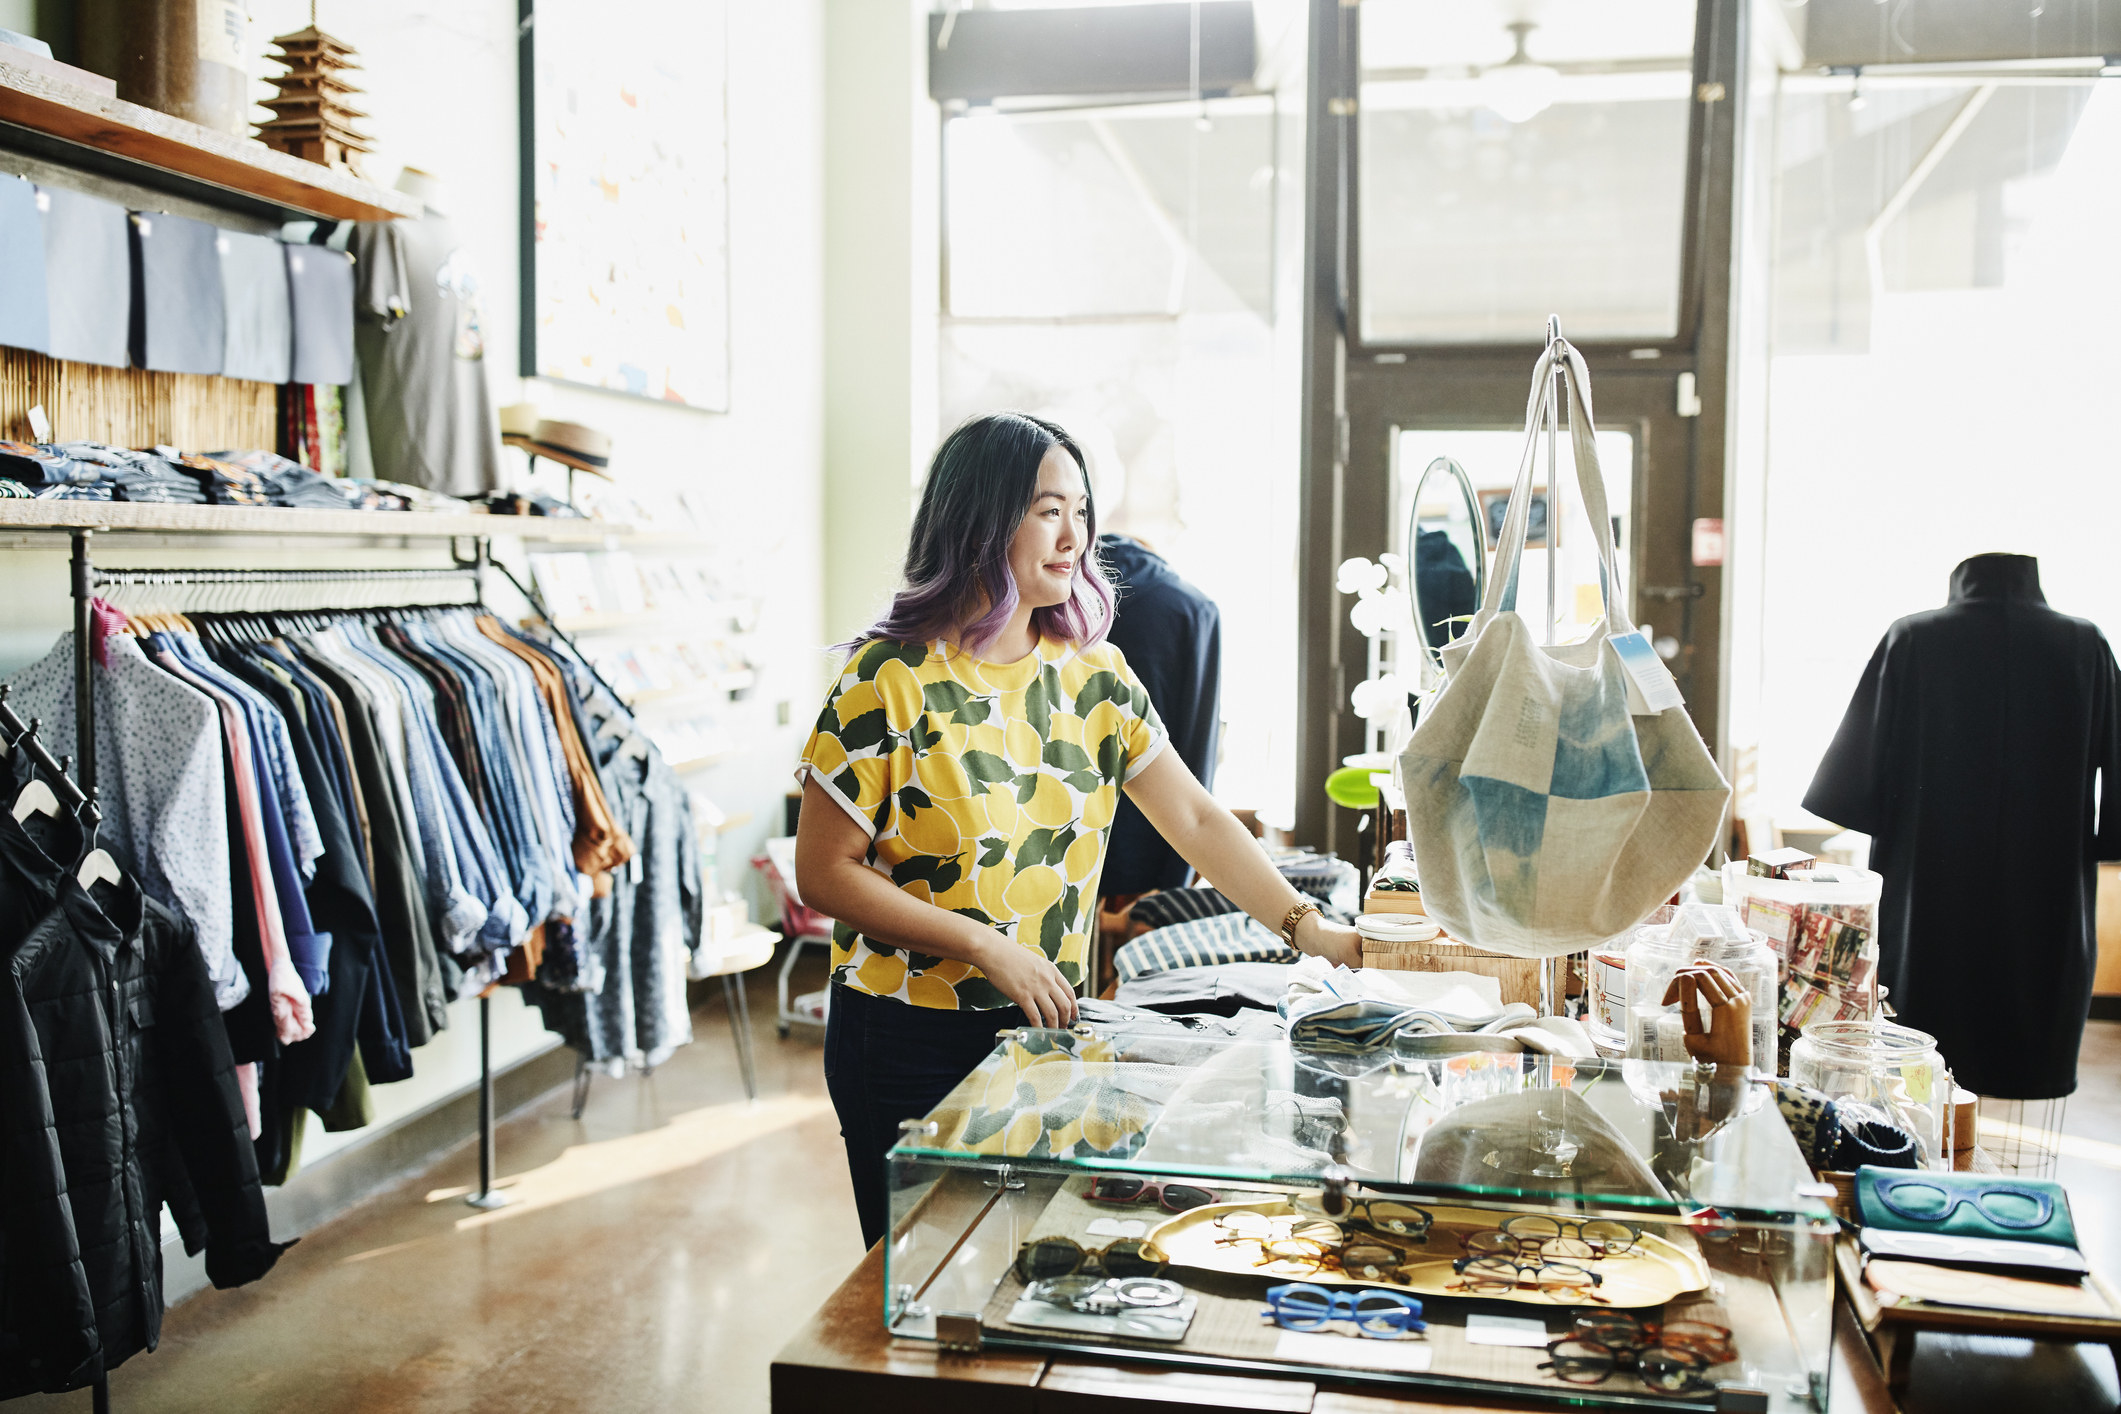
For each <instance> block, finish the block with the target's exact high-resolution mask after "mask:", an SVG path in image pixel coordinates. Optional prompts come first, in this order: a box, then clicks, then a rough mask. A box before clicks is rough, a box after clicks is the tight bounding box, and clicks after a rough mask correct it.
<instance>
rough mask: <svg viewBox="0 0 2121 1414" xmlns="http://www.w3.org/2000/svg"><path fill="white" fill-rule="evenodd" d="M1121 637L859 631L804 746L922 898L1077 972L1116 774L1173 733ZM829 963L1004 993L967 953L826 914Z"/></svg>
mask: <svg viewBox="0 0 2121 1414" xmlns="http://www.w3.org/2000/svg"><path fill="white" fill-rule="evenodd" d="M1167 739H1168V738H1167V737H1166V735H1165V732H1164V727H1163V724H1162V723H1161V722H1159V721H1158V720H1157V717H1156V709H1155V708H1154V707H1152V706H1151V705H1150V703H1149V694H1148V693H1147V692H1146V691H1145V690H1144V689H1143V688H1142V685H1141V683H1140V682H1138V681H1137V680H1136V679H1135V676H1134V674H1133V673H1132V672H1131V671H1129V670H1128V667H1127V660H1126V657H1125V656H1124V655H1123V654H1122V653H1121V652H1120V651H1119V650H1118V649H1117V648H1114V647H1113V646H1112V645H1111V644H1109V643H1105V644H1098V645H1096V646H1094V647H1091V648H1084V649H1076V648H1073V647H1071V646H1070V645H1068V644H1066V643H1061V642H1057V641H1055V640H1052V639H1041V641H1040V642H1039V645H1038V648H1037V649H1036V650H1035V651H1033V652H1032V653H1030V654H1027V655H1026V656H1025V657H1023V658H1020V659H1018V660H1017V661H1016V662H1013V663H989V662H984V661H982V660H980V659H978V658H975V657H973V656H971V655H970V654H968V653H966V652H964V651H963V650H961V649H956V648H949V647H945V646H944V645H941V644H935V645H929V646H922V645H919V644H904V643H894V642H890V641H888V640H883V639H878V640H874V641H872V642H869V643H865V644H862V645H861V646H860V647H858V648H856V649H855V651H854V653H853V655H852V656H851V657H850V658H849V659H848V660H847V665H846V667H845V669H844V670H843V671H842V672H841V674H840V677H839V680H838V681H837V682H836V683H835V684H834V685H833V687H832V690H831V692H830V694H828V696H827V697H826V700H825V709H824V711H823V712H822V713H820V714H819V716H818V720H817V727H816V729H815V730H814V731H812V732H811V734H810V739H809V741H808V742H806V743H805V744H804V746H803V757H802V763H801V764H800V765H799V766H798V767H797V768H796V779H797V780H799V781H802V780H810V779H815V780H816V781H817V783H818V784H819V785H820V786H821V787H823V788H824V791H825V793H826V794H827V795H829V796H831V797H832V799H833V800H834V801H835V802H836V803H837V804H838V805H839V807H840V808H841V809H842V810H845V811H846V812H847V814H848V815H849V816H850V817H852V818H853V819H854V820H855V821H856V822H857V823H859V824H860V826H861V827H862V832H863V833H864V834H866V835H868V836H869V839H870V845H869V852H868V862H869V864H870V866H871V867H872V868H874V869H876V870H877V871H878V872H879V873H882V874H886V875H888V876H889V877H890V879H891V881H892V882H893V883H894V884H897V885H898V886H899V887H900V888H901V889H903V890H905V891H906V892H907V893H910V894H912V895H913V896H914V897H916V898H919V899H921V900H922V901H924V902H928V903H933V904H935V905H937V906H938V907H941V908H947V909H950V910H951V911H952V912H955V913H962V914H964V915H965V916H966V917H968V918H972V919H976V920H977V921H979V922H981V923H984V924H987V925H988V926H990V927H992V928H994V929H996V930H997V931H998V932H1000V933H1001V934H1002V935H1003V936H1005V937H1008V938H1011V939H1013V940H1014V941H1016V942H1018V943H1021V944H1022V945H1024V946H1025V947H1035V948H1037V949H1038V950H1039V951H1041V952H1043V953H1044V954H1045V955H1046V956H1047V957H1048V958H1050V959H1052V961H1053V962H1054V964H1055V965H1056V966H1058V967H1059V968H1060V970H1061V974H1062V975H1063V976H1065V977H1066V978H1067V979H1068V980H1069V981H1070V982H1072V983H1076V984H1078V985H1079V984H1080V983H1081V982H1082V980H1083V973H1084V968H1085V964H1086V961H1087V959H1088V956H1089V951H1090V930H1091V927H1092V925H1093V924H1094V922H1095V920H1096V910H1097V876H1098V871H1099V870H1100V869H1102V868H1103V866H1104V861H1105V839H1106V836H1107V835H1108V834H1109V833H1110V830H1111V825H1112V813H1113V810H1114V808H1115V807H1116V806H1117V804H1118V801H1119V791H1120V787H1121V786H1122V785H1124V784H1125V783H1126V782H1128V781H1130V780H1132V779H1133V778H1134V777H1135V776H1136V775H1137V774H1139V773H1140V772H1141V770H1142V769H1143V768H1144V767H1146V766H1147V765H1148V764H1149V763H1150V762H1151V761H1152V760H1154V759H1155V758H1156V755H1157V753H1158V752H1160V751H1162V750H1163V748H1164V745H1165V743H1166V741H1167ZM832 975H833V977H834V978H835V979H836V980H838V981H840V982H842V983H844V984H845V985H847V986H849V987H852V988H853V989H854V990H856V991H858V992H866V993H868V994H870V995H871V996H877V997H892V998H896V999H897V1000H900V1001H904V1002H910V1003H912V1004H913V1005H915V1006H924V1007H935V1008H938V1009H941V1010H945V1011H953V1010H955V1011H971V1010H989V1009H992V1008H995V1007H1004V1006H1008V1005H1010V1002H1009V999H1008V997H1007V996H1005V995H1004V994H1003V993H1002V991H1001V989H1000V988H998V987H996V986H995V985H994V984H993V983H992V982H990V981H988V980H987V979H986V977H985V976H983V975H982V974H981V973H980V970H979V969H978V968H976V967H974V966H972V965H971V964H970V963H967V962H960V961H957V960H955V959H952V958H938V957H930V956H926V955H924V954H921V953H915V952H910V951H908V950H906V949H904V948H899V947H894V946H892V945H891V944H889V943H885V942H880V941H878V940H876V939H872V938H868V937H865V936H864V935H862V934H861V933H858V932H856V931H855V930H854V929H852V928H850V927H848V926H847V925H846V924H844V923H841V924H838V925H836V926H835V927H834V929H833V939H832Z"/></svg>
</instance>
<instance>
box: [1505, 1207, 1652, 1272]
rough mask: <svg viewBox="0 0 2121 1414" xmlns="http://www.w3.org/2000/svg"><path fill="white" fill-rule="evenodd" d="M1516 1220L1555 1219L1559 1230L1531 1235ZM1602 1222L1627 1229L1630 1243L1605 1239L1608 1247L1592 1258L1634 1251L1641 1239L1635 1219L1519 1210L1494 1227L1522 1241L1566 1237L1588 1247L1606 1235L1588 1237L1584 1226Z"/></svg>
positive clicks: (1596, 1224)
mask: <svg viewBox="0 0 2121 1414" xmlns="http://www.w3.org/2000/svg"><path fill="white" fill-rule="evenodd" d="M1513 1223H1517V1224H1522V1223H1552V1224H1554V1226H1555V1227H1556V1228H1557V1229H1558V1231H1556V1232H1555V1233H1554V1234H1553V1236H1551V1237H1544V1238H1529V1237H1526V1236H1525V1235H1524V1234H1522V1233H1519V1232H1515V1231H1512V1229H1511V1225H1512V1224H1513ZM1601 1224H1611V1225H1612V1226H1614V1227H1617V1228H1624V1229H1626V1231H1627V1234H1628V1238H1627V1245H1626V1246H1624V1247H1614V1246H1612V1245H1611V1243H1605V1244H1604V1245H1605V1246H1606V1248H1607V1250H1606V1251H1604V1252H1599V1253H1596V1254H1595V1255H1594V1256H1593V1258H1592V1260H1593V1261H1596V1260H1598V1259H1599V1258H1603V1257H1624V1256H1626V1255H1627V1254H1628V1253H1630V1252H1633V1251H1634V1250H1635V1249H1636V1248H1637V1247H1638V1246H1640V1245H1641V1243H1642V1229H1641V1228H1639V1227H1637V1226H1635V1224H1633V1223H1629V1222H1622V1221H1621V1220H1620V1219H1618V1218H1557V1217H1553V1216H1551V1215H1550V1214H1547V1213H1518V1214H1516V1215H1515V1216H1514V1217H1507V1218H1504V1219H1503V1220H1502V1221H1501V1222H1499V1223H1497V1224H1496V1225H1495V1230H1496V1231H1497V1232H1500V1233H1503V1234H1505V1235H1507V1236H1510V1237H1515V1238H1518V1239H1519V1240H1521V1241H1537V1242H1553V1241H1559V1240H1563V1239H1566V1240H1568V1241H1571V1242H1581V1243H1582V1244H1583V1245H1584V1246H1586V1247H1596V1246H1598V1245H1599V1244H1600V1243H1601V1242H1603V1239H1600V1238H1596V1237H1586V1236H1584V1230H1585V1229H1586V1228H1591V1227H1597V1226H1599V1225H1601ZM1570 1228H1574V1229H1575V1232H1574V1233H1571V1232H1570V1231H1569V1229H1570Z"/></svg>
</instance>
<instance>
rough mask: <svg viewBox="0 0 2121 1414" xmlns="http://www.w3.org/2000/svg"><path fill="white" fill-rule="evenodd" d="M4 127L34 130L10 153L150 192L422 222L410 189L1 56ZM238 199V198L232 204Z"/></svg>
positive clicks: (7, 138) (346, 217)
mask: <svg viewBox="0 0 2121 1414" xmlns="http://www.w3.org/2000/svg"><path fill="white" fill-rule="evenodd" d="M0 123H8V124H13V125H15V127H16V128H17V129H22V130H26V133H27V135H29V136H30V137H32V138H36V137H42V138H46V139H52V140H54V142H55V143H56V144H57V145H58V146H59V147H61V148H63V149H66V150H54V146H53V145H52V144H47V143H38V142H35V141H29V142H24V141H22V140H21V139H22V137H23V134H21V133H16V132H0V146H8V147H16V146H20V147H26V148H35V149H36V150H37V151H38V155H41V156H48V157H52V158H55V159H56V160H60V161H70V162H72V163H74V164H75V165H79V166H82V167H87V168H91V169H93V170H97V171H101V172H104V173H106V174H108V175H118V176H124V177H128V178H130V179H131V180H133V181H136V182H139V183H140V184H141V185H143V186H149V187H156V188H159V189H163V190H171V189H175V190H177V191H178V192H180V194H183V195H187V196H192V197H194V198H196V199H199V200H203V201H209V202H213V201H216V199H217V198H216V193H219V194H220V196H219V201H220V202H221V203H222V204H233V205H237V206H240V207H251V206H255V205H257V204H260V203H262V204H264V205H265V206H268V207H272V208H276V209H278V210H281V211H284V212H289V213H293V214H295V215H297V216H313V217H322V218H325V219H328V220H343V221H388V220H390V219H392V218H393V217H399V216H407V217H409V216H417V215H419V214H420V210H421V207H420V203H419V202H417V201H415V200H413V199H412V198H411V197H409V196H406V195H404V194H402V193H400V192H394V191H388V190H386V189H384V188H382V187H377V186H371V185H370V184H368V183H367V182H364V181H361V180H360V179H359V178H357V177H353V176H349V175H348V174H347V173H345V172H341V171H338V170H337V169H335V168H331V167H326V166H323V165H321V164H319V163H315V162H305V161H303V160H302V159H301V158H299V157H290V156H289V155H288V154H286V153H284V152H275V151H273V150H272V149H271V148H269V147H267V146H265V145H264V144H263V143H261V142H258V141H255V140H254V139H251V138H247V137H236V136H234V135H233V134H230V133H222V132H215V131H214V130H213V129H211V128H202V127H200V126H199V125H198V124H197V123H188V122H186V121H184V120H183V119H182V118H172V117H170V116H169V115H168V114H167V113H158V112H156V111H155V110H154V109H152V108H143V107H141V106H140V105H139V104H137V103H127V102H125V101H124V100H123V99H119V98H112V97H109V96H106V95H104V94H101V93H98V92H96V91H95V90H93V89H88V88H83V87H81V86H80V85H78V84H74V83H69V82H67V81H65V80H63V79H58V78H54V77H53V76H51V75H50V74H47V73H43V72H40V71H39V70H37V69H33V68H30V67H29V66H27V65H23V64H18V63H15V62H12V61H10V60H7V59H0ZM231 199H233V200H231Z"/></svg>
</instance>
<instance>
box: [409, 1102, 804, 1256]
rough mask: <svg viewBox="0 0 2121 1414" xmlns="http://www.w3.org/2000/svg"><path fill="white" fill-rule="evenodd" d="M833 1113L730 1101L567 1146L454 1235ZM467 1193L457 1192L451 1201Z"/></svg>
mask: <svg viewBox="0 0 2121 1414" xmlns="http://www.w3.org/2000/svg"><path fill="white" fill-rule="evenodd" d="M831 1110H832V1102H831V1101H830V1100H828V1099H826V1098H825V1097H824V1096H822V1095H784V1096H781V1097H779V1098H777V1099H771V1100H760V1101H756V1102H754V1101H750V1100H735V1101H731V1102H730V1103H728V1104H725V1105H712V1106H709V1107H708V1108H706V1109H699V1110H693V1111H691V1112H690V1113H688V1114H682V1115H679V1116H677V1117H676V1118H674V1119H672V1120H671V1121H670V1123H668V1124H666V1125H664V1126H662V1127H661V1128H659V1129H651V1130H648V1131H646V1132H644V1133H641V1134H623V1135H620V1136H619V1137H617V1138H615V1139H600V1140H596V1141H593V1142H591V1143H587V1144H571V1145H569V1146H568V1147H567V1148H566V1149H564V1150H563V1151H561V1153H560V1155H559V1157H558V1158H556V1159H554V1160H553V1161H552V1162H551V1163H548V1164H544V1165H541V1166H539V1167H538V1168H534V1169H530V1170H528V1171H526V1172H524V1173H519V1174H513V1175H511V1176H510V1177H508V1178H507V1179H505V1180H502V1181H501V1182H499V1183H496V1184H495V1185H494V1186H495V1187H496V1188H500V1189H503V1190H505V1191H506V1192H507V1194H508V1198H509V1203H508V1206H507V1207H505V1208H494V1209H490V1210H488V1211H485V1212H474V1213H467V1214H465V1215H464V1216H463V1217H461V1218H458V1219H457V1221H456V1228H457V1230H458V1231H459V1232H464V1231H468V1230H470V1229H472V1228H478V1227H485V1226H488V1225H489V1224H492V1223H497V1222H505V1221H507V1220H508V1219H509V1218H512V1217H519V1216H521V1215H522V1214H524V1213H535V1212H538V1211H540V1210H542V1209H545V1208H550V1207H553V1206H555V1205H557V1204H560V1203H566V1202H571V1201H572V1200H574V1199H576V1198H585V1197H588V1196H589V1195H590V1194H593V1193H601V1192H603V1191H605V1190H606V1189H610V1188H617V1187H619V1186H620V1185H622V1184H628V1183H636V1182H639V1181H640V1180H642V1179H648V1178H658V1177H660V1176H662V1175H663V1174H666V1173H676V1172H677V1171H678V1170H680V1169H688V1168H691V1167H693V1166H694V1165H695V1164H699V1163H703V1162H705V1161H706V1160H708V1159H711V1158H713V1157H714V1156H715V1155H717V1154H722V1153H727V1152H728V1151H729V1150H731V1149H735V1148H738V1147H740V1146H742V1145H745V1144H749V1143H750V1142H752V1141H753V1140H755V1139H762V1138H764V1137H765V1136H767V1135H769V1134H773V1133H777V1132H778V1131H780V1130H783V1129H788V1128H791V1127H792V1126H794V1125H798V1124H801V1123H803V1122H804V1121H805V1120H809V1119H815V1118H816V1117H817V1116H819V1115H822V1114H829V1113H830V1112H831ZM465 1191H467V1190H463V1189H459V1190H456V1194H457V1196H461V1195H462V1194H463V1193H464V1192H465ZM430 1201H432V1200H430Z"/></svg>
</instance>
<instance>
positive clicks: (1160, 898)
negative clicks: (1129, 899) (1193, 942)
mask: <svg viewBox="0 0 2121 1414" xmlns="http://www.w3.org/2000/svg"><path fill="white" fill-rule="evenodd" d="M1241 912H1243V910H1242V909H1240V908H1239V907H1238V906H1237V905H1236V904H1234V903H1232V902H1230V900H1229V899H1228V898H1226V897H1224V896H1223V893H1222V891H1221V890H1220V889H1209V888H1194V889H1161V890H1159V891H1157V892H1156V893H1153V894H1143V895H1142V896H1141V897H1140V898H1138V899H1136V900H1135V901H1134V907H1133V908H1131V909H1129V910H1127V917H1128V918H1130V919H1132V920H1133V921H1134V922H1136V923H1138V924H1140V925H1141V926H1142V927H1143V928H1145V929H1156V928H1168V927H1170V926H1171V925H1172V924H1173V923H1187V922H1191V921H1192V920H1193V919H1196V918H1218V917H1220V916H1222V915H1223V914H1225V913H1241Z"/></svg>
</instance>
